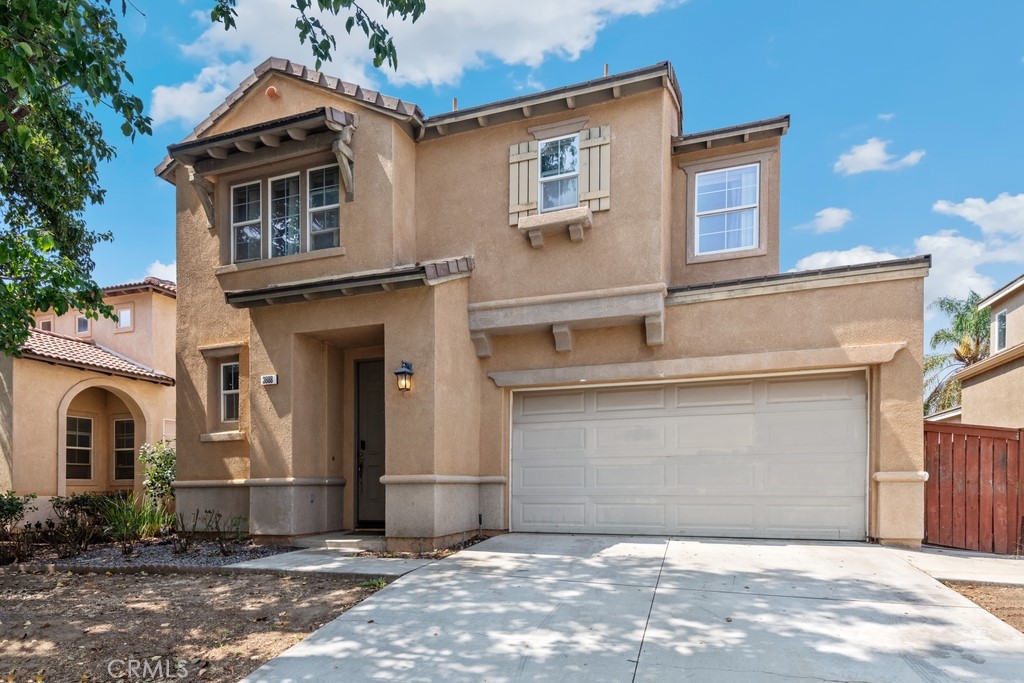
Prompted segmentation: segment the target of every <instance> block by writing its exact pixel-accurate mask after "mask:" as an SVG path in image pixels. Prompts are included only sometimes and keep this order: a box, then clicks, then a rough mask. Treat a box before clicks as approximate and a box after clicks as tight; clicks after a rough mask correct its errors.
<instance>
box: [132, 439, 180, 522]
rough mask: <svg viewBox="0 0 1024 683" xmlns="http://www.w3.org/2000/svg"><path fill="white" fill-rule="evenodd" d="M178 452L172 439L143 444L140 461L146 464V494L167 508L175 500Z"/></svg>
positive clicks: (144, 485)
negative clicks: (175, 474)
mask: <svg viewBox="0 0 1024 683" xmlns="http://www.w3.org/2000/svg"><path fill="white" fill-rule="evenodd" d="M176 460H177V458H176V453H175V450H174V446H173V445H172V444H171V442H170V441H167V440H164V441H158V442H157V443H155V444H148V443H144V444H142V448H140V449H139V462H141V463H142V464H143V465H144V466H145V469H144V471H143V472H144V478H143V480H142V488H143V490H145V492H146V495H147V496H149V497H150V498H152V499H153V500H154V501H156V502H157V503H158V504H160V505H162V506H163V507H165V508H169V507H170V506H171V503H172V502H173V501H174V473H175V462H176Z"/></svg>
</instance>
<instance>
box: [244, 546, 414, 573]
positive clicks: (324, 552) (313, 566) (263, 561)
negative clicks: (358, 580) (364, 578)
mask: <svg viewBox="0 0 1024 683" xmlns="http://www.w3.org/2000/svg"><path fill="white" fill-rule="evenodd" d="M433 561H434V560H417V559H406V558H402V557H373V556H360V555H353V554H352V553H351V551H349V550H345V549H340V550H339V549H326V548H317V549H310V550H295V551H292V552H290V553H281V554H280V555H268V556H267V557H260V558H258V559H255V560H248V561H247V562H237V563H235V564H231V565H228V566H229V567H237V568H242V569H268V570H270V571H292V572H319V573H325V574H366V575H368V576H403V575H404V574H408V573H409V572H411V571H414V570H416V569H419V568H420V567H425V566H427V565H428V564H430V563H431V562H433Z"/></svg>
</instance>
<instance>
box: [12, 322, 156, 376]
mask: <svg viewBox="0 0 1024 683" xmlns="http://www.w3.org/2000/svg"><path fill="white" fill-rule="evenodd" d="M21 357H22V358H27V359H29V360H38V361H43V362H44V363H53V364H55V365H64V366H67V367H72V368H80V369H82V370H95V371H96V372H101V373H103V374H106V375H118V376H120V377H129V378H132V379H141V380H145V381H147V382H155V383H156V384H167V385H173V384H174V378H172V377H168V376H167V375H165V374H163V373H160V372H156V371H155V370H152V369H150V368H147V367H146V366H145V365H142V364H141V363H136V362H135V361H133V360H131V359H130V358H126V357H124V356H122V355H120V354H117V353H115V352H113V351H111V350H110V349H107V348H104V347H102V346H100V345H99V344H96V343H95V342H93V341H88V340H84V339H75V338H73V337H66V336H64V335H62V334H57V333H55V332H47V331H44V330H38V329H33V330H31V331H30V332H29V338H28V341H26V342H25V343H24V344H23V345H22V347H21Z"/></svg>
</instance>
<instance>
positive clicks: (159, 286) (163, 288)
mask: <svg viewBox="0 0 1024 683" xmlns="http://www.w3.org/2000/svg"><path fill="white" fill-rule="evenodd" d="M138 292H156V293H157V294H164V295H166V296H169V297H171V298H172V299H175V298H177V296H178V285H177V284H176V283H174V282H172V281H171V280H163V279H161V278H158V277H152V276H150V277H147V278H145V279H143V280H138V281H135V282H125V283H123V284H120V285H110V286H109V287H104V288H103V293H104V294H105V295H107V296H118V295H120V294H136V293H138Z"/></svg>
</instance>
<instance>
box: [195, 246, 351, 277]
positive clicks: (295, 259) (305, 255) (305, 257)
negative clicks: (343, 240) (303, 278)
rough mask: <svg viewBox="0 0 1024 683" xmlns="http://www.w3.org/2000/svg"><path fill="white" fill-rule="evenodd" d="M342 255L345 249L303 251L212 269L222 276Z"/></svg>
mask: <svg viewBox="0 0 1024 683" xmlns="http://www.w3.org/2000/svg"><path fill="white" fill-rule="evenodd" d="M344 255H345V247H333V248H331V249H318V250H316V251H304V252H302V253H301V254H292V255H291V256H278V257H276V258H265V259H258V260H256V261H243V262H242V263H228V264H226V265H223V266H217V267H216V268H214V269H213V274H214V275H224V274H225V273H241V272H244V271H247V270H255V269H257V268H269V267H271V266H284V265H287V264H289V263H302V262H303V261H313V260H316V259H322V258H331V257H333V256H344Z"/></svg>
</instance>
